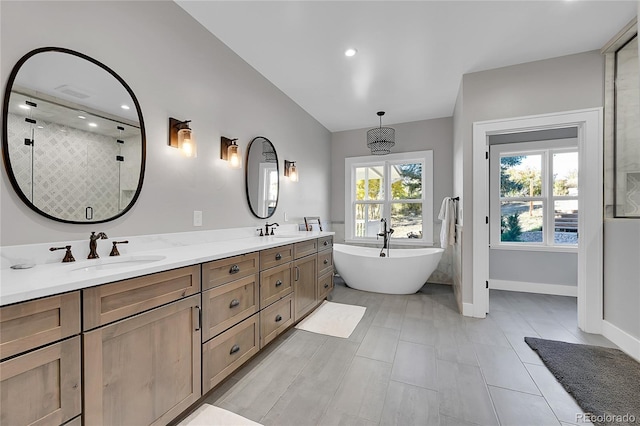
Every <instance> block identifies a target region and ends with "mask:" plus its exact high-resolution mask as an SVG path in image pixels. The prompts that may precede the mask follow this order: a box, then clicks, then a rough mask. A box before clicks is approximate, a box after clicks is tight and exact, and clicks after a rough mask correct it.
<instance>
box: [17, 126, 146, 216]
mask: <svg viewBox="0 0 640 426" xmlns="http://www.w3.org/2000/svg"><path fill="white" fill-rule="evenodd" d="M8 121H9V123H8V126H7V128H8V129H9V130H8V132H9V134H8V135H7V136H8V141H9V155H10V157H11V165H12V167H13V172H14V174H15V176H16V178H17V180H18V183H19V185H20V188H21V189H22V192H23V193H24V194H25V195H26V196H27V198H29V199H30V200H31V201H32V203H33V204H34V205H36V206H37V207H38V208H39V209H40V210H42V211H43V212H45V213H48V214H51V215H52V216H56V217H59V218H62V219H66V220H72V221H84V220H85V208H86V207H87V206H91V207H93V211H94V212H95V213H94V219H98V218H99V217H109V216H113V215H115V214H117V213H118V212H119V211H120V207H119V204H120V200H119V198H120V191H119V184H120V182H119V174H120V170H119V167H118V162H117V161H116V155H120V150H121V149H122V150H123V154H122V155H125V159H126V161H125V162H124V163H123V164H124V166H123V168H124V167H126V168H132V167H133V168H137V167H138V165H139V164H140V162H139V160H140V150H139V149H133V148H127V146H128V145H131V144H127V141H125V144H124V145H125V146H124V147H121V146H119V144H118V143H116V141H115V140H114V138H112V137H108V136H103V135H99V134H96V133H91V132H86V131H83V130H79V129H75V128H72V127H68V126H63V125H60V124H56V123H48V122H45V121H42V120H39V121H38V126H42V127H43V128H42V129H39V128H36V129H35V132H36V133H35V137H34V139H35V144H34V149H33V151H34V152H33V155H34V159H33V162H34V170H35V172H34V174H33V181H34V183H35V185H34V186H33V194H32V189H31V186H32V181H31V147H30V146H27V145H25V144H24V139H25V138H26V137H30V134H31V124H29V123H27V122H25V121H24V118H23V117H20V116H17V115H14V114H9V116H8ZM62 136H64V137H62ZM127 156H129V157H131V158H127ZM136 157H137V158H136ZM130 160H131V161H130ZM123 173H124V170H123ZM124 175H125V176H126V175H128V174H127V173H124ZM134 175H135V178H133V180H135V182H134V181H132V182H129V181H128V180H131V179H127V178H125V179H123V182H122V184H123V185H122V188H129V190H128V191H123V193H131V196H133V192H135V188H136V186H137V185H136V183H137V177H138V174H137V173H134ZM130 187H131V188H130ZM124 206H126V204H123V207H124ZM98 215H99V217H98Z"/></svg>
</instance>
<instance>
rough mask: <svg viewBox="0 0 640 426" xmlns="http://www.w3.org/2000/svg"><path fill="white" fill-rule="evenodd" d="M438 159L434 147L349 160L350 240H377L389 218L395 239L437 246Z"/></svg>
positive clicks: (347, 209) (347, 216) (347, 214)
mask: <svg viewBox="0 0 640 426" xmlns="http://www.w3.org/2000/svg"><path fill="white" fill-rule="evenodd" d="M432 159H433V153H432V151H420V152H411V153H402V154H390V155H386V156H384V158H381V157H380V156H367V157H353V158H347V159H346V160H345V176H346V186H345V191H346V199H345V231H346V232H345V237H346V240H347V241H360V242H365V241H374V240H376V239H377V238H378V233H380V225H381V219H382V218H385V219H386V220H387V222H388V224H389V226H390V227H391V228H393V230H394V232H393V234H391V238H392V239H394V240H396V241H400V240H404V242H406V243H409V244H411V243H415V244H425V245H429V244H432V243H433V231H432V215H433V213H432V211H433V208H432V206H433V201H432V194H433V182H432V176H433V171H432V169H433V160H432Z"/></svg>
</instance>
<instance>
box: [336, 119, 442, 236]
mask: <svg viewBox="0 0 640 426" xmlns="http://www.w3.org/2000/svg"><path fill="white" fill-rule="evenodd" d="M374 118H375V116H374ZM372 123H373V124H372V126H371V127H370V128H372V127H375V120H373V119H372ZM384 125H386V126H390V127H393V128H394V129H395V130H396V145H395V146H394V147H393V148H392V149H391V152H392V153H400V152H412V151H423V150H429V149H431V150H433V167H434V171H433V179H434V182H433V218H434V222H435V223H434V239H435V240H436V241H439V232H440V231H439V229H440V221H439V220H438V219H437V218H438V213H439V212H440V204H441V202H442V199H443V198H444V197H449V196H451V193H452V191H453V183H452V173H451V164H452V161H453V160H452V155H453V150H452V141H453V121H452V118H451V117H446V118H437V119H434V120H422V121H413V122H410V123H400V124H389V123H384ZM370 128H366V129H357V130H348V131H344V132H336V133H333V134H332V136H331V221H332V222H333V223H334V227H335V228H336V231H337V232H338V231H339V230H340V229H341V228H342V229H344V220H345V218H344V208H345V206H344V197H345V193H344V159H345V158H347V157H357V156H363V155H371V151H370V150H369V148H367V130H369V129H370ZM342 236H343V237H344V230H342Z"/></svg>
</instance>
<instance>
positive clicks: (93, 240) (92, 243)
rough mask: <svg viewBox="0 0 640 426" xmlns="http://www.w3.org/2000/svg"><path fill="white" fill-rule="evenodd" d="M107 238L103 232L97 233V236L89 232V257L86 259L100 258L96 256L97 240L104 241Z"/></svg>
mask: <svg viewBox="0 0 640 426" xmlns="http://www.w3.org/2000/svg"><path fill="white" fill-rule="evenodd" d="M107 238H109V237H107V234H105V233H104V232H98V233H97V234H96V233H95V232H91V235H90V236H89V256H88V257H87V259H97V258H99V257H100V256H98V240H106V239H107Z"/></svg>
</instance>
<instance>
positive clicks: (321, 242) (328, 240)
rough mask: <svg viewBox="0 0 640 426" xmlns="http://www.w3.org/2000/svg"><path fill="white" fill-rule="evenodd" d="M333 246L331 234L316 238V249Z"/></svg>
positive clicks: (326, 248) (320, 249)
mask: <svg viewBox="0 0 640 426" xmlns="http://www.w3.org/2000/svg"><path fill="white" fill-rule="evenodd" d="M330 248H333V236H329V237H322V238H318V251H322V250H328V249H330Z"/></svg>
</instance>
